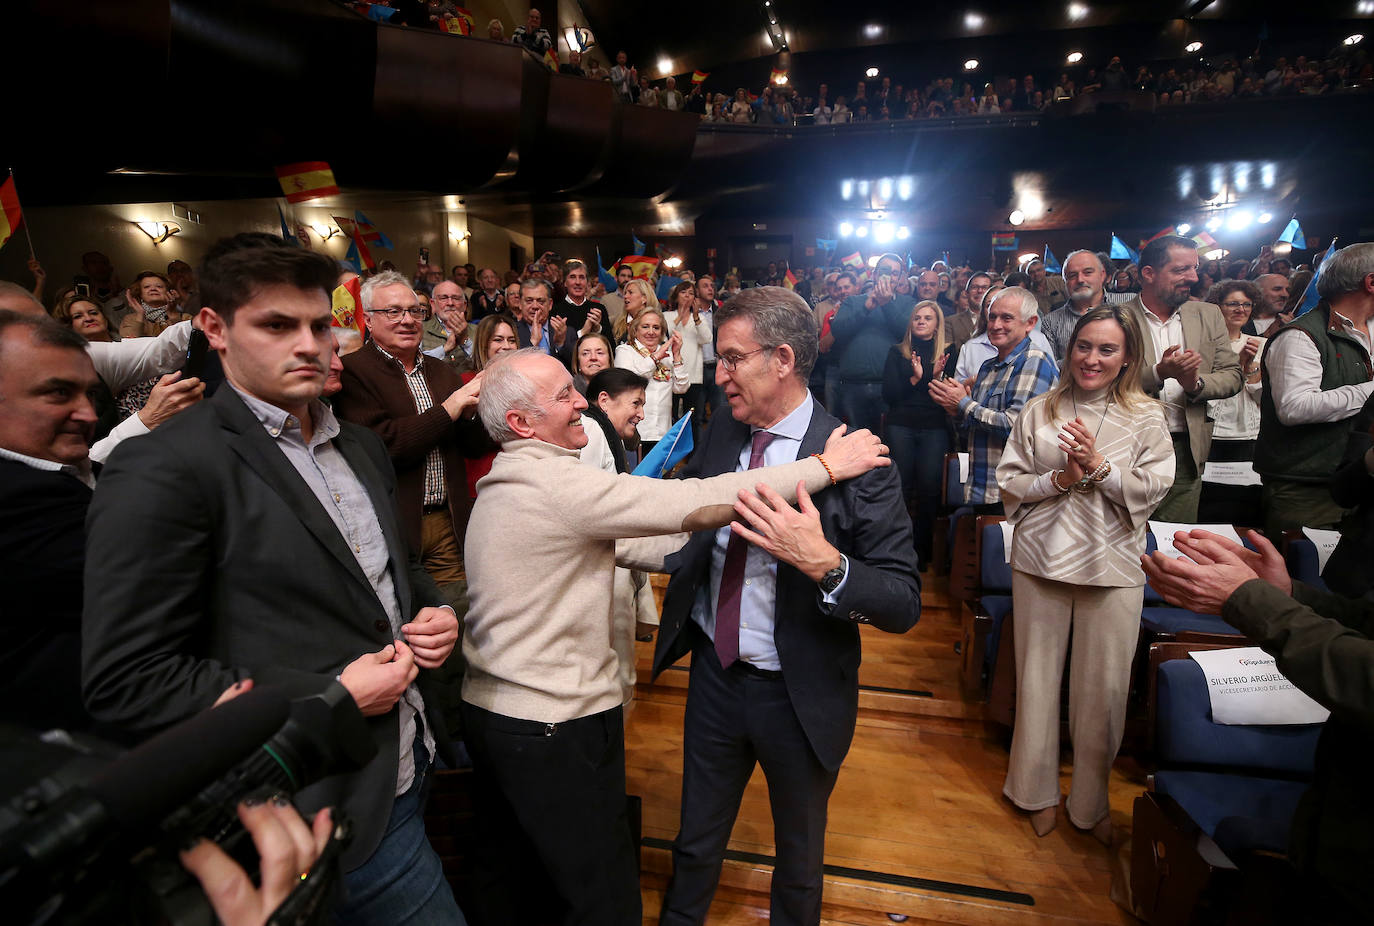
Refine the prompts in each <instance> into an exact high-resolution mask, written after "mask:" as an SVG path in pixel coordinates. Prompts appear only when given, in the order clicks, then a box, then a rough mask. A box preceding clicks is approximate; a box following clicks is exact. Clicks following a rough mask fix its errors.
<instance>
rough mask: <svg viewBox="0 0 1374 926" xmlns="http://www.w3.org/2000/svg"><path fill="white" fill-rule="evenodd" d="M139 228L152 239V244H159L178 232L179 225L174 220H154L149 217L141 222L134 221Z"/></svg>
mask: <svg viewBox="0 0 1374 926" xmlns="http://www.w3.org/2000/svg"><path fill="white" fill-rule="evenodd" d="M134 224H135V225H137V226H138V227H139V230H140V231H142V232H143V234H145V235H147V236H148V237H149V238H151V239H153V244H161V243H162V242H164V241H166V240H167V239H168V238H170V237H172V236H173V235H176V234H180V232H181V226H180V225H178V224H177V223H175V222H154V221H152V220H151V219H149V220H146V221H143V222H135V223H134Z"/></svg>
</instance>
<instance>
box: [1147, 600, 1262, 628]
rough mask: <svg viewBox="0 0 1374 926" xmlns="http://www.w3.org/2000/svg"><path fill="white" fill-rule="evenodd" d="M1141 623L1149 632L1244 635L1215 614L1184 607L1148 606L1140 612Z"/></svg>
mask: <svg viewBox="0 0 1374 926" xmlns="http://www.w3.org/2000/svg"><path fill="white" fill-rule="evenodd" d="M1140 625H1141V626H1142V627H1144V628H1145V631H1146V632H1147V633H1152V634H1171V635H1174V634H1179V633H1182V632H1184V631H1193V632H1195V633H1218V634H1231V635H1234V636H1242V634H1241V632H1240V631H1239V630H1237V629H1236V628H1234V627H1232V626H1231V625H1230V624H1228V623H1226V622H1225V621H1224V620H1222V619H1221V618H1219V617H1217V616H1216V615H1215V614H1198V613H1197V612H1196V611H1188V610H1186V609H1184V608H1171V607H1168V606H1160V607H1151V606H1150V605H1148V604H1147V605H1146V607H1145V608H1144V609H1143V610H1142V611H1141V612H1140Z"/></svg>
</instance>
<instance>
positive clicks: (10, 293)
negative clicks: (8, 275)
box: [0, 280, 48, 315]
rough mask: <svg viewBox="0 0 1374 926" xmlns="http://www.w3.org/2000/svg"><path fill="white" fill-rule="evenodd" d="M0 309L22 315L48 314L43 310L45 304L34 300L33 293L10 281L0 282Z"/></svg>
mask: <svg viewBox="0 0 1374 926" xmlns="http://www.w3.org/2000/svg"><path fill="white" fill-rule="evenodd" d="M0 309H8V310H10V311H11V312H18V313H19V314H21V315H47V314H48V313H47V312H45V311H44V310H43V303H41V302H39V301H38V300H37V299H35V298H33V293H31V292H29V291H28V290H27V289H25V288H24V287H22V286H20V285H19V284H18V283H11V282H9V281H8V280H0Z"/></svg>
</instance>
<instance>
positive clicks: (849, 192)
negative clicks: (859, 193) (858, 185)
mask: <svg viewBox="0 0 1374 926" xmlns="http://www.w3.org/2000/svg"><path fill="white" fill-rule="evenodd" d="M853 195H854V181H853V180H848V179H846V180H841V181H840V199H849V198H850V197H851V196H853Z"/></svg>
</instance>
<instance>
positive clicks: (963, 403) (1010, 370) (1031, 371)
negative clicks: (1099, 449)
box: [957, 337, 1057, 505]
mask: <svg viewBox="0 0 1374 926" xmlns="http://www.w3.org/2000/svg"><path fill="white" fill-rule="evenodd" d="M1056 378H1057V377H1056V373H1055V367H1054V361H1053V360H1052V359H1050V357H1049V356H1048V355H1046V353H1045V352H1044V351H1042V350H1040V349H1039V348H1038V347H1035V346H1033V345H1032V344H1031V340H1030V338H1028V337H1027V338H1023V339H1022V340H1021V343H1020V344H1018V345H1016V348H1015V349H1014V350H1013V351H1012V352H1011V353H1010V354H1008V355H1007V357H1006V359H1005V360H1001V359H999V358H997V357H993V358H991V359H989V360H985V361H984V362H983V366H982V367H981V368H980V369H979V370H978V379H977V380H976V381H975V382H974V384H973V393H972V394H971V395H967V396H964V398H963V399H961V400H960V401H959V414H958V416H957V418H958V420H959V426H960V427H961V428H968V429H969V441H968V443H969V467H968V484H967V485H965V486H964V502H965V504H969V505H990V504H992V503H994V502H999V501H1001V500H1002V492H1001V490H1000V489H998V487H997V464H998V463H999V462H1000V461H1001V459H1002V448H1003V447H1005V446H1006V444H1007V438H1008V437H1010V436H1011V426H1012V424H1014V423H1015V422H1016V416H1017V415H1018V414H1019V413H1020V411H1021V409H1022V407H1023V406H1025V404H1026V403H1027V402H1029V401H1030V400H1031V399H1033V398H1035V397H1036V396H1038V395H1040V394H1041V393H1042V392H1048V391H1049V390H1050V387H1052V386H1053V385H1054V381H1055V379H1056Z"/></svg>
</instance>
